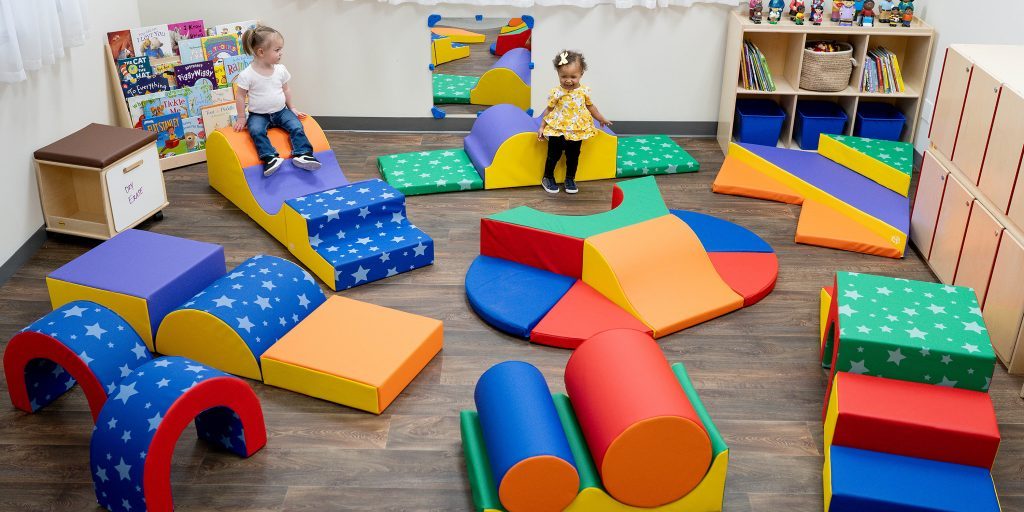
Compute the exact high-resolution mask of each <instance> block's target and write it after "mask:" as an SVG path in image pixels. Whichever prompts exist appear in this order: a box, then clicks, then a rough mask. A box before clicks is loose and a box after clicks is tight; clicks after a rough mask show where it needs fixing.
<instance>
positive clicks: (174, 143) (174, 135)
mask: <svg viewBox="0 0 1024 512" xmlns="http://www.w3.org/2000/svg"><path fill="white" fill-rule="evenodd" d="M142 129H144V130H149V131H151V132H154V133H156V149H157V151H158V152H159V153H160V158H166V157H168V156H175V155H181V154H184V153H185V142H184V140H183V139H184V138H185V130H184V125H183V123H182V121H181V114H170V115H166V116H160V117H154V118H151V119H144V120H143V121H142Z"/></svg>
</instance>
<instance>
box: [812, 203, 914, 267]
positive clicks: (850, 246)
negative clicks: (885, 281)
mask: <svg viewBox="0 0 1024 512" xmlns="http://www.w3.org/2000/svg"><path fill="white" fill-rule="evenodd" d="M796 242H797V243H800V244H808V245H817V246H819V247H831V248H833V249H841V250H844V251H853V252H859V253H864V254H873V255H876V256H885V257H887V258H902V257H903V252H902V251H901V250H900V249H898V248H896V247H895V246H893V243H892V242H890V241H888V240H886V239H885V238H883V237H882V236H881V235H879V234H878V233H875V232H874V231H872V230H870V229H868V228H867V227H865V226H864V225H863V224H861V223H859V222H857V221H855V220H853V219H851V218H849V217H847V216H845V215H842V214H840V213H839V212H837V211H836V210H835V209H833V208H829V207H828V206H825V205H823V204H821V203H819V202H817V201H806V202H804V206H803V209H801V210H800V220H799V221H798V222H797V225H796Z"/></svg>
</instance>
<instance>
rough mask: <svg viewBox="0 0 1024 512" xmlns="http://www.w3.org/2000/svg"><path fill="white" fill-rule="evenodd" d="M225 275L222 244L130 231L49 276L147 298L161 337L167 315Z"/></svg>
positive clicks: (155, 326) (152, 325) (135, 230)
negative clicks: (162, 323) (162, 324)
mask: <svg viewBox="0 0 1024 512" xmlns="http://www.w3.org/2000/svg"><path fill="white" fill-rule="evenodd" d="M225 272H226V266H225V264H224V248H223V247H221V246H219V245H216V244H208V243H204V242H196V241H195V240H188V239H186V238H178V237H174V236H168V235H161V234H158V233H151V232H149V231H141V230H137V229H129V230H127V231H124V232H122V233H120V234H118V235H117V236H115V237H114V238H111V239H110V240H107V241H106V242H103V243H102V244H100V245H98V246H96V247H95V248H94V249H92V250H91V251H89V252H87V253H85V254H83V255H81V256H79V257H78V258H75V259H74V260H72V261H71V262H69V263H68V264H66V265H64V266H63V267H60V268H58V269H57V270H55V271H53V272H52V273H51V274H50V275H49V276H48V277H49V278H50V279H59V280H61V281H66V282H69V283H74V284H78V285H82V286H88V287H91V288H97V289H100V290H107V291H111V292H115V293H120V294H124V295H131V296H133V297H139V298H142V299H145V300H146V302H147V304H148V307H149V320H150V323H151V326H150V327H151V329H152V330H151V332H153V333H156V328H157V326H159V325H160V321H161V320H163V318H164V316H166V315H167V313H169V312H170V311H171V310H173V309H174V308H176V307H178V306H180V305H181V304H182V303H184V302H185V301H187V300H188V299H189V298H191V297H192V296H193V295H195V294H197V293H199V292H200V291H202V290H203V289H204V288H206V287H207V286H208V285H209V284H210V283H212V282H214V281H215V280H217V278H219V277H221V276H223V275H224V273H225Z"/></svg>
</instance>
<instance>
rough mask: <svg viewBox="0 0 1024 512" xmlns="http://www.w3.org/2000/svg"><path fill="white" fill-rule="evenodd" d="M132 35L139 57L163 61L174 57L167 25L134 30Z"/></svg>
mask: <svg viewBox="0 0 1024 512" xmlns="http://www.w3.org/2000/svg"><path fill="white" fill-rule="evenodd" d="M131 34H132V45H134V47H135V55H136V56H137V57H141V56H143V55H145V56H146V57H149V58H151V59H162V58H164V57H170V56H172V55H174V51H173V50H172V47H171V34H170V31H168V30H167V25H152V26H149V27H139V28H133V29H132V30H131Z"/></svg>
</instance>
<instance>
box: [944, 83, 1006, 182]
mask: <svg viewBox="0 0 1024 512" xmlns="http://www.w3.org/2000/svg"><path fill="white" fill-rule="evenodd" d="M1001 86H1002V84H1001V83H1000V82H999V80H997V79H996V78H995V77H993V76H992V75H990V74H988V72H987V71H985V70H984V69H982V68H981V67H980V66H975V67H974V73H972V74H971V85H970V86H969V87H968V88H967V101H965V102H964V113H963V116H961V118H960V131H959V133H958V134H957V136H956V145H955V146H954V147H953V163H954V164H956V166H957V167H958V168H960V170H962V171H964V174H966V175H967V177H968V178H970V179H971V184H972V185H977V184H978V178H979V177H980V176H981V161H982V159H984V158H985V147H986V146H987V145H988V137H989V135H990V134H991V133H992V119H993V118H994V117H995V114H996V102H997V101H998V100H999V90H1000V88H1001Z"/></svg>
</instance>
